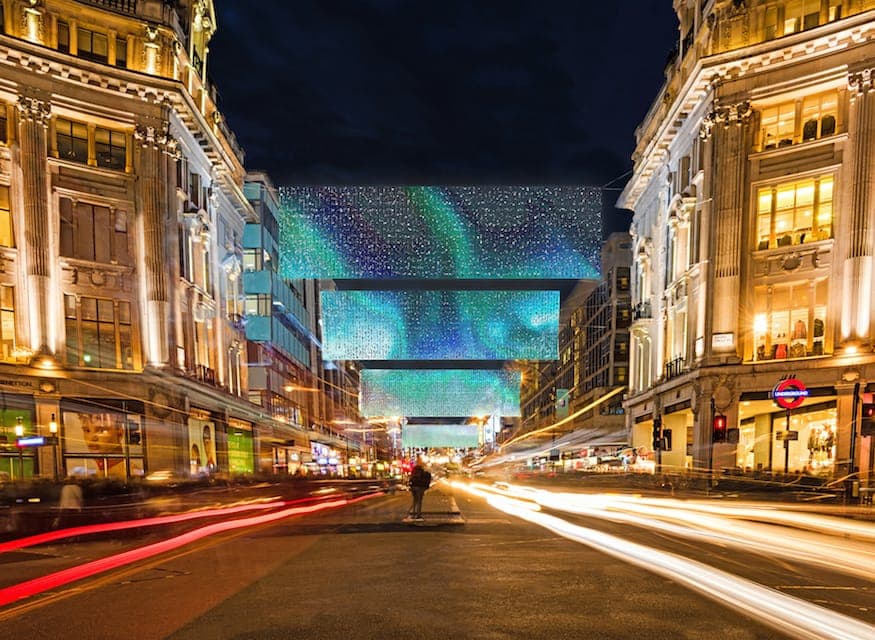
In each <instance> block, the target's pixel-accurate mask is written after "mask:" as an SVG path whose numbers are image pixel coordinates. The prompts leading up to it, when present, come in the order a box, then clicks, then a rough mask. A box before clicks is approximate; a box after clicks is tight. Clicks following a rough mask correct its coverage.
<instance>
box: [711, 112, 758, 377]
mask: <svg viewBox="0 0 875 640" xmlns="http://www.w3.org/2000/svg"><path fill="white" fill-rule="evenodd" d="M752 113H753V112H752V111H751V108H750V103H749V102H739V103H737V104H734V105H731V106H720V105H718V104H716V103H715V107H714V110H713V111H712V112H711V113H710V114H709V115H708V117H707V118H706V125H705V126H704V128H705V130H710V134H711V135H713V136H714V140H713V142H712V144H713V145H714V149H715V158H714V165H713V174H714V175H713V181H714V182H713V184H714V191H713V194H714V195H713V197H714V202H713V206H712V208H711V211H712V212H713V214H714V215H713V223H712V224H711V225H710V228H711V229H712V230H713V231H712V235H711V238H710V246H711V252H710V253H711V257H712V260H713V271H712V274H713V280H712V282H713V288H712V295H711V298H710V302H711V304H712V305H713V304H715V302H716V301H718V300H719V301H720V306H721V308H724V309H739V301H740V290H739V287H740V273H741V260H742V256H743V255H744V253H745V247H744V246H743V238H742V233H741V231H742V217H743V213H744V203H745V200H746V194H747V189H746V180H747V151H748V149H747V138H748V135H747V133H748V126H747V125H748V122H749V120H750V116H751V114H752ZM710 319H711V326H710V331H709V332H706V334H705V353H706V354H711V355H712V357H713V356H720V355H723V356H727V355H728V356H731V357H732V359H733V360H738V359H739V357H738V354H739V353H740V351H739V350H740V347H741V340H740V333H741V331H740V328H739V326H738V321H739V316H738V313H713V314H712V315H711V318H710ZM715 333H731V334H733V336H734V346H733V347H732V348H731V349H729V350H728V352H725V353H723V354H719V353H718V354H713V353H712V352H711V350H712V347H711V344H710V343H711V336H712V335H713V334H715Z"/></svg>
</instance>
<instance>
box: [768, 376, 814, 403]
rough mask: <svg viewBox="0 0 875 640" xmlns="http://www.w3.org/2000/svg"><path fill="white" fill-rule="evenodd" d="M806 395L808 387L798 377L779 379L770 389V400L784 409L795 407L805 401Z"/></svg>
mask: <svg viewBox="0 0 875 640" xmlns="http://www.w3.org/2000/svg"><path fill="white" fill-rule="evenodd" d="M807 397H808V388H807V387H806V386H805V384H803V382H802V381H801V380H799V379H798V378H787V379H786V380H781V381H780V382H779V383H778V384H776V385H775V387H774V388H773V389H772V400H774V401H775V404H777V405H778V406H779V407H782V408H784V409H795V408H796V407H798V406H801V405H802V403H803V402H805V398H807Z"/></svg>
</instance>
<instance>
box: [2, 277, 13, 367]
mask: <svg viewBox="0 0 875 640" xmlns="http://www.w3.org/2000/svg"><path fill="white" fill-rule="evenodd" d="M14 350H15V287H10V286H7V285H0V355H2V357H3V360H9V359H11V358H12V357H13V355H12V354H13V351H14Z"/></svg>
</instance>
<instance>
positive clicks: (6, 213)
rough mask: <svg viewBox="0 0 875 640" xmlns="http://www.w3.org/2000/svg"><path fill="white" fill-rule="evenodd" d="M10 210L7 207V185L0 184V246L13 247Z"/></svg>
mask: <svg viewBox="0 0 875 640" xmlns="http://www.w3.org/2000/svg"><path fill="white" fill-rule="evenodd" d="M14 246H15V234H14V233H13V230H12V211H11V210H10V207H9V187H7V186H0V247H14Z"/></svg>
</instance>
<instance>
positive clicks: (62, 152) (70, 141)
mask: <svg viewBox="0 0 875 640" xmlns="http://www.w3.org/2000/svg"><path fill="white" fill-rule="evenodd" d="M55 142H56V145H57V147H58V157H59V158H63V159H64V160H73V161H74V162H81V163H83V164H84V163H87V162H88V127H87V126H85V124H83V123H81V122H73V121H71V120H65V119H64V118H58V119H57V121H56V122H55Z"/></svg>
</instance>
